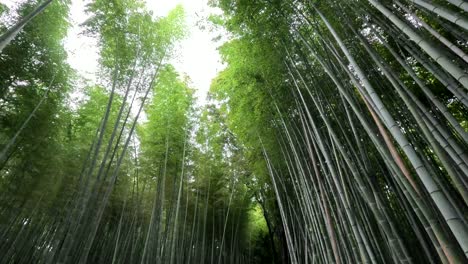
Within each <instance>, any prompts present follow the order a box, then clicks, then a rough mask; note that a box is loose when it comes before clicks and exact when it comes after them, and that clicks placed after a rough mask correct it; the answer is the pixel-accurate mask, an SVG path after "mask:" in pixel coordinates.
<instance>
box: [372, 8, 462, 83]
mask: <svg viewBox="0 0 468 264" xmlns="http://www.w3.org/2000/svg"><path fill="white" fill-rule="evenodd" d="M369 2H370V3H371V4H372V5H373V6H374V7H375V8H377V9H378V10H379V11H380V12H381V13H382V14H383V15H384V16H386V17H387V18H388V19H389V20H390V21H392V23H393V24H394V25H395V26H396V27H398V28H399V29H400V30H401V31H402V32H403V33H405V34H406V35H407V36H408V37H409V38H410V39H411V40H412V41H414V42H415V43H416V44H417V45H418V46H419V47H420V48H421V49H423V50H424V51H425V52H426V53H427V54H428V55H429V56H431V58H433V59H434V60H435V61H436V62H437V63H438V64H439V65H440V66H441V67H442V68H443V69H444V70H446V71H447V72H448V73H450V74H451V75H452V76H453V77H454V78H455V79H456V80H457V81H458V82H460V83H461V84H462V85H463V87H464V88H465V89H467V90H468V74H466V73H465V72H464V71H463V69H461V68H460V67H458V66H457V65H455V63H453V62H452V61H451V60H450V58H448V57H447V56H446V55H445V54H444V53H443V52H442V51H441V50H439V49H437V48H436V47H435V46H434V45H433V44H432V43H430V42H429V41H427V40H425V39H424V38H422V37H421V36H419V34H418V33H416V32H415V31H414V30H413V29H411V27H410V26H408V25H407V24H406V23H405V22H403V21H401V20H400V19H399V18H398V17H397V16H396V15H395V14H393V13H392V12H391V11H390V10H388V9H387V8H386V7H385V6H384V5H382V4H381V3H380V2H378V1H376V0H369ZM467 28H468V26H467Z"/></svg>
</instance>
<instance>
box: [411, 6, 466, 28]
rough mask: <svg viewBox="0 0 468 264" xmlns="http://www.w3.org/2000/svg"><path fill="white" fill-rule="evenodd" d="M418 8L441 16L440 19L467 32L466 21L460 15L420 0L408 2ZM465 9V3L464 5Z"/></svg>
mask: <svg viewBox="0 0 468 264" xmlns="http://www.w3.org/2000/svg"><path fill="white" fill-rule="evenodd" d="M410 1H411V2H413V3H415V4H416V5H418V6H421V7H424V8H425V9H427V10H429V11H431V12H432V13H434V14H436V15H438V16H441V17H442V18H444V19H446V20H448V21H450V22H452V23H454V24H456V25H458V26H460V27H462V28H464V29H465V30H468V19H466V18H465V17H464V16H463V15H462V14H457V13H455V12H453V11H451V10H449V9H447V8H445V7H442V6H439V5H437V4H433V3H428V2H426V1H422V0H410ZM464 7H465V8H466V3H465V5H464Z"/></svg>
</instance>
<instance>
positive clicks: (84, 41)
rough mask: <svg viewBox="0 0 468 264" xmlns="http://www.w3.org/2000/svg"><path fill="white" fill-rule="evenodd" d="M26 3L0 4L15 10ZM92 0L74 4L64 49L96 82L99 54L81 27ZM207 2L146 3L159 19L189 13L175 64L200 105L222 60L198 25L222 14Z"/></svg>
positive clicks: (210, 36)
mask: <svg viewBox="0 0 468 264" xmlns="http://www.w3.org/2000/svg"><path fill="white" fill-rule="evenodd" d="M23 1H24V0H0V2H2V3H5V4H6V5H7V6H9V7H12V6H14V5H16V4H17V3H20V2H23ZM88 2H89V0H72V5H71V9H70V22H71V23H72V27H71V28H70V29H69V34H68V38H67V39H66V40H65V48H66V49H67V51H68V53H69V59H68V61H69V63H70V65H71V66H72V67H73V68H75V69H76V70H77V71H78V73H79V74H80V75H81V76H83V77H84V78H86V79H88V80H90V81H93V82H94V81H95V80H96V71H97V69H98V58H99V56H98V50H97V47H96V41H95V40H94V39H93V38H90V37H86V36H84V35H83V34H81V32H82V29H81V28H80V26H79V25H80V24H81V23H83V22H85V21H86V19H87V18H88V16H87V15H86V14H85V12H84V9H85V5H86V3H88ZM207 2H208V0H146V3H147V7H148V9H149V10H152V11H153V12H154V14H155V15H156V16H166V15H167V13H168V12H169V11H170V10H172V9H173V8H174V7H176V6H177V5H178V4H181V5H182V6H183V7H184V9H185V12H186V16H187V18H186V19H187V26H188V28H189V30H190V32H189V35H188V37H187V38H186V39H185V40H184V41H183V42H182V43H181V44H180V47H179V48H177V51H176V54H177V55H176V58H174V59H173V60H172V61H171V62H170V63H172V64H173V65H174V66H175V67H176V69H177V70H178V71H179V72H180V73H185V74H187V75H188V76H189V77H190V79H191V80H192V82H193V88H195V89H196V96H197V97H198V100H199V103H200V104H203V103H204V102H205V97H206V94H207V92H208V90H209V87H210V83H211V80H212V79H213V78H214V77H215V76H216V74H217V73H218V72H219V71H220V70H222V68H223V66H222V64H221V62H220V56H219V54H218V52H217V50H216V48H217V46H218V45H219V43H214V42H212V39H213V38H214V37H216V33H213V32H209V31H208V30H201V29H199V27H198V26H197V22H198V21H200V20H202V19H204V18H206V17H207V16H208V14H210V13H219V10H215V9H213V8H210V7H209V6H208V4H207Z"/></svg>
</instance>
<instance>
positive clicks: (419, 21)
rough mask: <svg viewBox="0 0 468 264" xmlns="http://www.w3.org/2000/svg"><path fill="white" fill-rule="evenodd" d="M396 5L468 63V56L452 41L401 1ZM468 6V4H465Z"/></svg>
mask: <svg viewBox="0 0 468 264" xmlns="http://www.w3.org/2000/svg"><path fill="white" fill-rule="evenodd" d="M395 3H396V4H397V5H398V6H399V7H400V8H402V9H403V10H404V11H405V12H406V13H408V14H410V15H411V16H412V17H413V18H415V19H416V21H418V23H419V24H421V25H422V26H423V28H425V29H426V30H427V31H428V32H429V33H431V35H432V36H434V37H435V38H436V39H438V40H439V41H440V42H442V44H444V45H445V46H446V47H447V48H449V49H450V50H451V51H452V52H453V53H455V54H457V55H458V56H459V57H460V58H462V59H463V60H464V61H465V62H467V63H468V55H467V54H466V53H465V52H464V51H463V50H461V49H460V48H459V47H458V46H457V45H455V44H453V43H452V42H451V41H450V40H448V39H447V38H445V37H444V36H442V35H441V34H440V33H439V32H437V31H436V30H434V29H433V28H432V27H431V26H429V25H428V24H427V23H426V22H425V21H424V20H422V19H421V18H419V17H418V16H417V15H416V14H414V13H412V12H411V10H409V9H408V8H407V7H406V6H404V5H403V4H401V3H400V2H399V1H395ZM464 4H466V6H468V3H464Z"/></svg>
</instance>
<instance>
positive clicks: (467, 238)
mask: <svg viewBox="0 0 468 264" xmlns="http://www.w3.org/2000/svg"><path fill="white" fill-rule="evenodd" d="M369 1H370V2H371V3H372V4H373V5H374V6H376V7H378V8H379V10H382V13H384V15H387V16H388V17H389V18H392V16H393V17H394V18H396V17H395V15H393V14H392V13H391V12H389V11H388V10H387V9H386V8H385V7H383V6H382V5H381V4H380V3H378V2H375V1H374V0H369ZM316 11H317V13H318V14H319V16H320V17H321V18H322V21H324V23H325V25H326V26H327V28H328V29H329V31H330V32H331V33H332V35H333V37H334V39H335V40H336V41H337V43H338V45H339V47H340V48H341V50H342V51H343V53H344V54H345V56H346V58H347V59H348V61H349V62H350V63H351V65H352V66H353V68H354V70H355V71H356V73H357V75H358V77H359V79H360V81H361V82H362V83H363V86H364V88H365V89H366V90H367V92H368V93H369V96H370V97H371V99H372V101H373V103H374V104H375V105H376V107H377V109H378V110H379V112H380V113H381V114H382V117H383V119H384V123H385V124H386V126H387V128H388V129H389V130H390V133H391V134H392V136H393V137H394V138H395V139H396V141H397V142H398V144H399V145H400V146H401V148H402V149H403V151H404V152H405V154H406V156H407V157H408V159H409V160H410V162H411V164H412V165H413V167H414V169H415V170H416V173H417V174H418V175H419V177H420V179H421V181H422V183H423V185H424V187H425V188H426V190H427V191H428V192H429V194H430V196H431V198H432V200H433V201H434V202H435V205H436V206H437V208H438V209H439V211H440V212H441V213H442V215H443V217H444V220H445V221H446V222H447V224H448V226H449V228H450V230H451V231H452V233H453V234H454V236H455V237H456V239H457V241H458V243H459V244H460V246H461V247H462V249H463V252H464V253H465V256H468V230H467V227H466V226H465V225H464V224H463V221H462V220H461V219H460V218H459V216H458V214H457V213H456V210H455V208H454V207H453V205H452V204H451V203H450V202H449V201H448V199H447V197H446V195H445V194H444V193H443V192H442V190H441V189H440V187H439V186H438V184H437V183H436V182H435V181H434V179H432V176H431V175H430V173H429V171H428V170H427V168H426V167H425V166H424V163H423V162H422V161H421V159H420V157H419V156H418V155H417V153H416V151H415V150H414V149H413V147H412V146H411V144H410V143H409V142H408V140H407V139H406V136H405V135H404V134H403V133H402V131H401V130H400V128H399V127H398V125H397V123H396V122H395V120H394V119H393V117H392V116H391V115H390V113H389V112H388V110H387V108H386V107H385V105H384V104H383V102H382V101H381V99H380V97H379V96H378V95H377V93H376V92H375V91H374V88H373V87H372V85H371V83H370V82H369V80H368V79H367V77H366V75H365V74H364V72H363V71H362V70H361V68H360V67H359V65H358V64H357V63H356V61H355V60H354V58H353V56H352V55H351V53H350V52H349V50H348V49H347V48H346V46H345V45H344V43H343V41H342V40H341V38H340V37H339V36H338V34H337V33H336V31H335V30H334V29H333V27H332V26H331V25H330V24H329V22H328V20H327V19H326V18H325V17H324V16H323V14H322V13H321V12H320V11H318V9H316ZM398 21H399V20H398ZM400 22H401V21H400ZM401 23H402V22H401ZM404 28H408V27H407V26H405V27H404ZM467 81H468V79H467Z"/></svg>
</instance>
